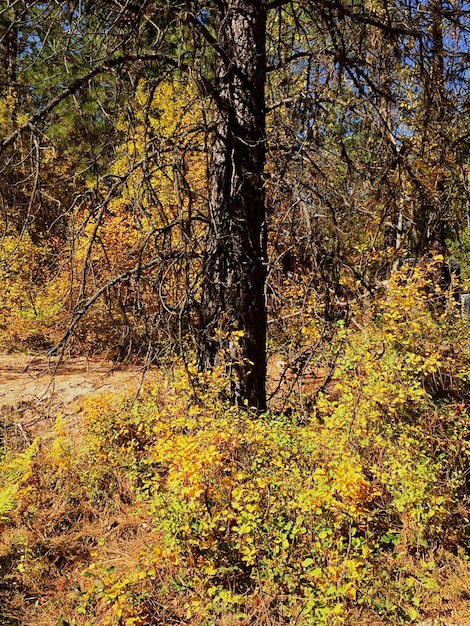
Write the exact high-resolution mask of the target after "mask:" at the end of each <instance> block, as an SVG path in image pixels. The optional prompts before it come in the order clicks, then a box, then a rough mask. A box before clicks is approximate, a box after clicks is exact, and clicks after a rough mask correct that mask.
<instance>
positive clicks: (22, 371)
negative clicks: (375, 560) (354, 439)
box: [0, 353, 470, 626]
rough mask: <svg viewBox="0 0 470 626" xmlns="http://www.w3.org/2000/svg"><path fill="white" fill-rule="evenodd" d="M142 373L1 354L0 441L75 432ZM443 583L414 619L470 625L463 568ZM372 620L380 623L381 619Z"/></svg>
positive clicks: (434, 625)
mask: <svg viewBox="0 0 470 626" xmlns="http://www.w3.org/2000/svg"><path fill="white" fill-rule="evenodd" d="M280 365H283V364H280ZM277 370H279V371H277ZM280 370H281V367H280V366H279V364H278V363H277V361H276V362H275V363H272V362H271V366H270V378H271V380H270V384H271V386H273V385H274V387H275V386H276V384H277V381H278V380H279V377H280ZM144 373H145V382H149V381H150V382H151V380H152V370H151V369H150V370H148V369H147V370H144V368H143V367H142V366H137V365H128V366H124V367H116V366H115V365H113V363H112V362H110V361H107V360H104V359H96V358H94V359H87V358H85V357H80V358H70V359H64V360H63V361H61V362H58V361H57V360H54V359H48V358H46V357H43V356H32V355H26V354H19V353H12V354H0V423H3V424H4V426H5V427H4V429H3V430H4V432H3V433H2V432H0V440H1V439H2V438H3V440H4V441H5V443H8V440H9V439H10V443H11V442H12V441H16V443H17V444H18V443H19V442H20V441H21V439H23V445H24V440H26V442H27V443H31V441H32V440H33V438H34V437H37V436H40V437H41V439H42V440H45V439H46V440H47V439H49V438H50V437H51V436H52V435H53V429H52V425H53V423H54V419H55V418H56V417H57V415H58V414H62V415H63V416H64V417H65V418H66V419H67V422H68V428H67V430H68V431H69V432H70V430H72V431H73V430H75V428H76V429H77V431H80V426H81V416H80V413H81V408H80V405H81V401H82V400H83V399H84V398H85V397H87V396H91V395H93V394H100V393H121V392H123V391H126V390H129V391H132V392H133V393H134V392H136V393H137V391H138V390H139V388H140V386H141V385H142V383H143V381H144ZM316 385H318V380H317V381H316ZM314 386H315V385H314ZM2 417H3V418H4V419H3V420H2V419H1V418H2ZM5 418H6V419H5ZM7 424H8V427H7V426H6V425H7ZM12 427H13V428H14V430H15V432H14V433H13V432H12V430H11V429H12ZM7 428H8V433H7ZM0 429H1V427H0ZM451 579H452V580H451ZM446 582H447V584H446V585H445V587H446V588H443V589H442V596H441V597H442V609H443V611H442V613H443V614H444V615H445V616H446V617H438V616H436V618H434V619H431V620H429V619H427V620H424V621H421V622H416V624H417V626H438V625H439V626H441V625H442V626H470V595H468V591H467V593H465V592H463V593H462V591H463V588H465V589H467V590H468V588H469V587H470V578H469V574H468V571H467V569H466V568H462V571H461V572H454V573H453V574H452V575H451V576H450V578H449V580H447V581H446ZM439 613H440V611H439V610H438V614H439ZM376 624H377V626H383V624H382V622H377V623H376ZM374 625H375V623H374ZM374 625H372V626H374Z"/></svg>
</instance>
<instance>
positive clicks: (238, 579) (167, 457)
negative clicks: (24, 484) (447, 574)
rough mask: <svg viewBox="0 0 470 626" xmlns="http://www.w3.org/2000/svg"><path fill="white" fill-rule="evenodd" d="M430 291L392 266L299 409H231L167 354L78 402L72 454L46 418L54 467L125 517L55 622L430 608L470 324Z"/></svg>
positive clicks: (448, 501) (461, 544) (457, 519)
mask: <svg viewBox="0 0 470 626" xmlns="http://www.w3.org/2000/svg"><path fill="white" fill-rule="evenodd" d="M432 293H433V292H432V285H431V283H430V279H429V277H428V276H427V275H426V273H425V272H422V271H421V270H418V271H417V272H415V274H414V275H413V276H412V277H411V278H406V277H405V276H403V275H401V276H397V277H393V278H392V280H391V281H390V284H389V286H388V289H387V290H386V292H385V293H384V294H383V296H382V297H381V299H380V300H377V301H376V303H375V305H374V311H373V312H372V313H373V314H372V315H371V317H370V320H369V321H367V320H364V319H362V320H361V324H357V325H355V326H351V327H349V328H347V327H345V326H344V325H342V324H339V325H338V327H337V328H336V332H335V335H334V339H333V342H332V344H331V345H330V346H329V349H330V350H331V354H334V355H336V357H337V358H336V364H335V370H334V374H333V377H332V379H331V381H330V383H329V384H328V386H327V387H326V389H324V391H323V392H322V393H317V394H316V396H315V397H314V399H313V400H312V407H313V408H312V410H311V414H310V415H309V416H307V417H306V416H305V414H304V413H302V415H296V414H295V412H293V413H292V414H289V415H283V414H274V413H266V414H264V415H261V416H259V415H256V414H254V413H251V412H250V411H246V410H243V409H239V408H236V407H232V406H230V405H228V404H226V403H225V402H224V401H223V400H221V397H222V394H221V393H220V391H221V389H223V388H224V386H225V384H226V382H225V380H224V377H223V375H222V373H221V371H215V372H213V374H212V375H207V374H206V375H198V374H197V373H196V372H192V373H191V377H188V374H187V372H186V371H185V369H184V368H182V367H181V368H180V367H178V366H177V365H175V367H174V369H173V371H172V374H171V376H170V375H169V374H165V375H164V374H163V373H161V374H160V375H159V377H158V380H157V382H156V383H153V384H152V385H151V386H150V387H149V388H148V389H147V390H146V391H145V392H144V393H143V394H142V395H141V397H140V398H139V400H138V401H135V402H134V401H133V400H132V399H131V398H128V399H126V398H125V396H123V397H120V398H119V397H112V396H101V397H99V398H92V399H90V400H89V401H88V402H87V403H86V404H85V406H84V413H83V414H84V419H85V425H86V439H85V440H84V441H83V442H82V443H81V444H80V446H79V447H78V449H77V444H76V442H74V441H73V440H71V439H70V437H69V435H67V432H66V430H65V427H64V423H63V421H62V420H60V419H59V420H58V422H57V424H56V437H55V442H54V443H53V444H52V448H51V452H50V453H49V456H48V459H49V461H48V462H49V463H50V464H51V466H53V467H54V472H55V475H56V476H57V480H60V481H61V484H62V485H64V489H66V487H67V481H68V479H67V477H68V476H69V481H68V482H69V484H70V485H71V487H70V489H72V487H73V485H76V484H77V481H78V484H79V485H81V487H77V486H75V487H73V489H74V491H73V493H75V496H73V497H75V498H76V497H78V496H77V494H80V493H81V494H82V495H81V496H80V497H83V493H88V504H87V506H88V507H91V508H92V509H93V511H95V515H96V514H97V513H96V512H97V511H100V512H101V513H100V515H101V516H106V517H113V516H114V519H115V520H116V519H118V520H119V519H121V518H122V517H123V516H125V520H126V522H125V524H123V526H125V528H126V529H127V530H126V531H125V532H126V533H127V534H125V533H124V531H122V533H121V535H118V536H117V537H116V538H115V540H114V543H112V534H111V533H112V528H113V527H114V526H117V527H120V524H121V522H119V521H115V522H113V523H110V524H109V529H111V530H108V529H107V528H108V527H106V529H107V530H106V532H105V533H104V534H103V535H102V536H101V537H99V538H98V539H96V541H95V543H94V545H93V548H92V549H90V552H89V558H88V560H87V562H86V563H84V564H83V567H82V568H81V574H80V581H79V589H80V590H79V592H77V593H76V596H75V600H74V607H75V608H74V610H73V611H74V612H73V614H72V613H71V615H70V616H68V619H69V618H73V619H74V620H75V622H74V623H75V624H76V625H77V626H78V625H79V624H115V625H129V626H130V625H132V624H134V625H139V624H141V625H144V624H155V623H161V624H165V623H187V624H194V625H196V624H197V625H209V624H214V625H215V624H233V623H254V622H256V623H259V624H278V625H281V624H286V625H287V624H294V623H295V624H299V625H300V624H328V625H334V624H343V623H345V624H353V623H354V624H355V623H360V620H359V618H358V615H359V614H360V612H361V611H362V612H365V613H364V615H365V616H366V617H364V619H365V622H367V621H369V622H370V621H371V620H373V619H376V620H377V619H383V620H385V621H388V622H389V623H393V624H397V623H402V622H403V623H406V622H413V621H416V620H418V618H419V616H420V614H424V615H425V614H426V612H427V611H429V610H431V607H433V601H434V600H433V599H434V598H435V597H436V596H437V589H438V582H437V581H438V571H439V558H442V559H444V560H445V559H448V560H449V559H452V558H458V559H460V561H459V562H460V563H464V562H465V559H466V558H467V557H466V551H467V545H466V538H467V535H468V530H469V528H470V524H469V519H468V502H467V499H466V498H467V496H466V475H467V473H468V466H469V444H468V441H469V437H468V435H469V426H470V421H469V417H468V414H467V408H466V402H467V400H468V390H469V388H468V374H469V362H470V360H469V349H468V340H467V339H466V334H467V332H468V327H467V325H466V322H465V321H463V320H460V319H459V318H458V316H457V315H454V313H453V312H452V311H451V310H450V311H447V312H441V313H439V312H436V310H435V309H433V308H432V307H430V306H428V304H429V302H428V300H429V299H430V298H432ZM306 336H307V335H306ZM74 446H75V447H74ZM73 493H72V491H71V494H72V495H73ZM72 495H70V496H69V498H70V499H71V498H72ZM132 520H134V521H132ZM30 523H32V522H30ZM116 542H118V543H116ZM446 551H448V554H450V553H451V552H452V553H453V554H454V555H456V554H457V555H459V554H460V556H459V557H455V556H452V557H451V556H445V557H444V556H441V557H439V554H441V555H443V554H445V552H446ZM116 552H119V553H120V554H121V557H120V558H117V557H116ZM69 595H70V594H69ZM69 621H70V619H69Z"/></svg>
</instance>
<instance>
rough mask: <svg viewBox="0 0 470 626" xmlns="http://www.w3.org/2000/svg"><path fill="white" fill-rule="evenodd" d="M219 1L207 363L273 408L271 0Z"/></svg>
mask: <svg viewBox="0 0 470 626" xmlns="http://www.w3.org/2000/svg"><path fill="white" fill-rule="evenodd" d="M214 6H217V11H218V13H217V17H218V19H217V24H216V25H215V31H216V32H217V33H218V52H217V59H216V61H215V87H216V90H217V93H218V97H216V110H215V119H214V131H213V137H212V146H211V159H210V166H209V168H210V170H209V208H210V224H209V228H208V233H207V240H206V249H205V258H204V265H203V278H202V297H201V313H200V349H199V367H200V369H201V370H202V371H207V370H210V369H212V368H213V367H214V365H217V364H219V363H225V364H226V367H227V371H228V372H229V374H230V398H231V400H232V401H233V402H234V403H236V404H239V405H248V406H250V407H251V406H252V407H256V408H258V409H260V410H263V409H265V408H266V391H265V383H266V305H265V297H264V290H265V277H266V242H265V198H264V188H263V170H264V163H265V150H266V144H265V142H266V140H265V101H264V84H265V72H266V70H265V66H266V57H265V39H266V5H265V2H264V0H223V1H222V2H220V1H219V2H217V3H214Z"/></svg>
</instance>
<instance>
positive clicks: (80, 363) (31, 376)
mask: <svg viewBox="0 0 470 626" xmlns="http://www.w3.org/2000/svg"><path fill="white" fill-rule="evenodd" d="M143 372H144V370H143V368H142V367H136V366H128V367H125V368H121V369H117V368H115V367H113V364H112V363H111V362H110V361H105V360H101V359H87V358H85V357H81V358H73V359H67V360H65V359H64V360H62V361H60V362H59V361H57V360H54V359H49V358H47V357H39V356H35V357H32V356H30V355H25V354H0V415H3V416H4V417H8V421H9V422H12V423H15V424H16V425H17V426H18V427H19V428H21V429H31V428H32V429H33V430H34V433H35V434H42V432H45V431H47V430H50V425H51V421H50V419H49V418H51V419H54V418H55V417H56V416H57V414H58V413H59V412H60V413H62V414H63V415H64V416H66V417H67V416H72V415H75V414H76V413H77V412H78V410H79V406H80V401H81V400H82V399H83V398H84V397H85V396H87V395H90V394H96V393H100V392H103V393H112V392H122V391H125V390H126V389H133V390H137V389H138V388H139V386H140V385H141V383H142V381H143Z"/></svg>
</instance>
